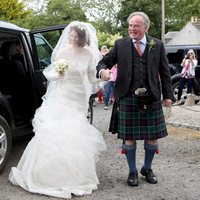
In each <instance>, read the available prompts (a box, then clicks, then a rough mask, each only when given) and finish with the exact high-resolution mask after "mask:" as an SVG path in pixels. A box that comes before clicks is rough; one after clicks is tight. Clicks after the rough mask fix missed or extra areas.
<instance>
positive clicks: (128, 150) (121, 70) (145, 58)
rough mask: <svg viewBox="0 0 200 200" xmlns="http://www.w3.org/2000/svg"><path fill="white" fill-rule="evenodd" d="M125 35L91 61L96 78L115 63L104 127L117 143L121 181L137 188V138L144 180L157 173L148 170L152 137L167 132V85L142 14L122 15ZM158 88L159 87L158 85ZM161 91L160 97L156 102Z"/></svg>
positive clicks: (158, 44) (161, 52) (105, 76)
mask: <svg viewBox="0 0 200 200" xmlns="http://www.w3.org/2000/svg"><path fill="white" fill-rule="evenodd" d="M128 24H129V27H128V33H129V36H128V37H125V38H121V39H119V40H117V41H116V42H115V44H114V46H113V48H112V49H111V51H110V52H109V53H108V54H106V55H105V56H104V57H103V58H102V60H100V61H99V63H98V65H97V77H101V79H102V80H104V81H108V80H109V79H110V77H111V74H112V72H111V71H110V69H111V68H112V67H113V66H114V65H115V64H117V79H116V81H115V91H114V93H115V97H116V98H115V101H114V105H113V111H112V116H111V121H110V127H109V131H110V132H112V133H117V138H119V139H121V140H122V141H123V144H122V153H124V154H125V155H126V158H127V162H128V166H129V175H128V179H127V184H128V185H129V186H138V184H139V181H138V170H137V165H136V148H137V143H136V141H137V140H144V149H145V157H144V164H143V166H142V168H141V170H140V173H141V175H142V176H144V177H145V179H146V181H147V182H148V183H150V184H156V183H157V182H158V181H157V177H156V175H155V174H154V173H153V170H152V161H153V158H154V154H155V153H158V139H159V138H163V137H165V136H167V135H168V133H167V129H166V123H165V118H164V113H163V109H162V105H163V106H166V107H170V106H171V102H172V84H171V75H170V71H169V67H168V61H167V56H166V52H165V47H164V44H163V42H162V41H160V40H158V39H156V38H153V37H151V36H149V35H148V34H147V32H148V29H149V26H150V21H149V17H148V16H147V15H146V14H145V13H143V12H134V13H131V14H130V16H129V17H128ZM161 87H162V88H161ZM161 92H162V97H163V98H162V100H161Z"/></svg>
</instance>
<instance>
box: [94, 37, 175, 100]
mask: <svg viewBox="0 0 200 200" xmlns="http://www.w3.org/2000/svg"><path fill="white" fill-rule="evenodd" d="M152 40H154V45H153V46H151V47H150V46H149V45H148V44H149V43H150V41H152ZM146 48H148V50H147V79H148V84H149V88H150V93H151V95H152V97H153V98H154V99H155V100H156V101H158V100H160V99H161V91H162V94H163V99H172V84H171V75H170V70H169V66H168V61H167V56H166V52H165V48H164V44H163V42H162V41H160V40H158V39H156V38H153V37H151V36H148V35H147V45H146ZM132 51H133V47H132V40H131V38H130V37H126V38H122V39H119V40H117V41H116V42H115V44H114V46H113V48H112V50H111V51H110V52H109V53H108V54H107V55H105V56H104V57H103V58H102V60H100V61H99V63H98V65H97V77H98V75H99V71H100V70H101V69H106V68H108V69H111V68H112V67H113V66H114V65H115V64H117V68H118V69H117V79H116V82H115V96H116V98H120V97H123V96H125V95H126V94H127V93H128V91H129V89H130V86H131V81H132V80H131V78H132V60H133V53H132Z"/></svg>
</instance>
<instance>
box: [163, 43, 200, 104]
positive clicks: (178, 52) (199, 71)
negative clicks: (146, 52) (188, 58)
mask: <svg viewBox="0 0 200 200" xmlns="http://www.w3.org/2000/svg"><path fill="white" fill-rule="evenodd" d="M165 49H166V53H167V58H168V61H169V67H170V73H171V78H172V87H173V94H174V101H175V100H176V98H177V94H178V85H179V81H180V78H181V74H180V73H181V70H182V66H181V62H182V60H183V58H184V57H185V55H186V54H187V51H188V50H189V49H193V50H194V51H195V54H196V57H197V60H198V64H197V67H196V69H195V76H196V78H195V85H194V88H193V89H194V94H195V95H196V100H197V101H199V100H200V44H199V45H171V46H165ZM186 98H187V90H186V88H185V89H184V90H183V94H182V100H183V101H184V100H185V99H186Z"/></svg>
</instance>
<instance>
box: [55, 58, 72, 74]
mask: <svg viewBox="0 0 200 200" xmlns="http://www.w3.org/2000/svg"><path fill="white" fill-rule="evenodd" d="M68 67H69V63H68V61H67V60H65V59H59V60H56V61H54V62H53V68H54V69H55V71H56V72H57V73H58V74H60V75H63V74H64V72H65V71H66V70H67V69H68Z"/></svg>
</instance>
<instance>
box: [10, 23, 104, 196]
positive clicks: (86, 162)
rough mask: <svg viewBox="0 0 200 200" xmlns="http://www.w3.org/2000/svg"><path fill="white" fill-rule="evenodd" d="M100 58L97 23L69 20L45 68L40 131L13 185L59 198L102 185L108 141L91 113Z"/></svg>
mask: <svg viewBox="0 0 200 200" xmlns="http://www.w3.org/2000/svg"><path fill="white" fill-rule="evenodd" d="M98 60H99V51H98V42H97V38H96V31H95V29H94V27H93V26H92V25H91V24H88V23H83V22H78V21H74V22H72V23H70V24H69V25H68V26H67V27H66V28H65V29H64V31H63V33H62V35H61V37H60V39H59V41H58V43H57V45H56V47H55V49H54V51H53V53H52V64H51V65H50V66H49V67H47V68H46V69H45V70H44V75H45V77H46V78H47V79H48V80H49V84H48V88H47V92H46V94H45V95H44V96H43V103H42V105H41V107H40V108H38V109H37V110H36V113H35V116H34V119H33V131H34V133H35V136H34V137H33V138H32V139H31V141H30V142H29V144H28V146H27V147H26V149H25V151H24V153H23V155H22V157H21V159H20V161H19V163H18V165H17V167H12V169H11V172H10V174H9V180H10V181H11V182H12V183H13V184H14V185H19V186H20V187H22V188H24V189H25V190H27V191H29V192H33V193H39V194H45V195H50V196H54V197H60V198H71V197H72V194H73V195H76V196H81V195H85V194H91V193H92V191H93V190H95V189H97V185H98V184H99V181H98V177H97V174H96V162H97V160H98V158H99V155H100V151H102V150H105V149H106V144H105V142H104V139H103V136H102V134H101V133H100V132H99V131H98V130H97V129H96V128H94V127H93V126H92V125H90V124H89V123H88V121H87V117H86V116H87V109H88V101H89V96H90V95H91V93H92V85H94V84H96V83H97V82H98V81H99V80H97V79H96V78H95V74H96V72H95V66H96V64H97V62H98ZM64 61H65V62H64ZM59 63H60V64H59ZM64 65H65V67H66V68H63V66H64Z"/></svg>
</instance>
